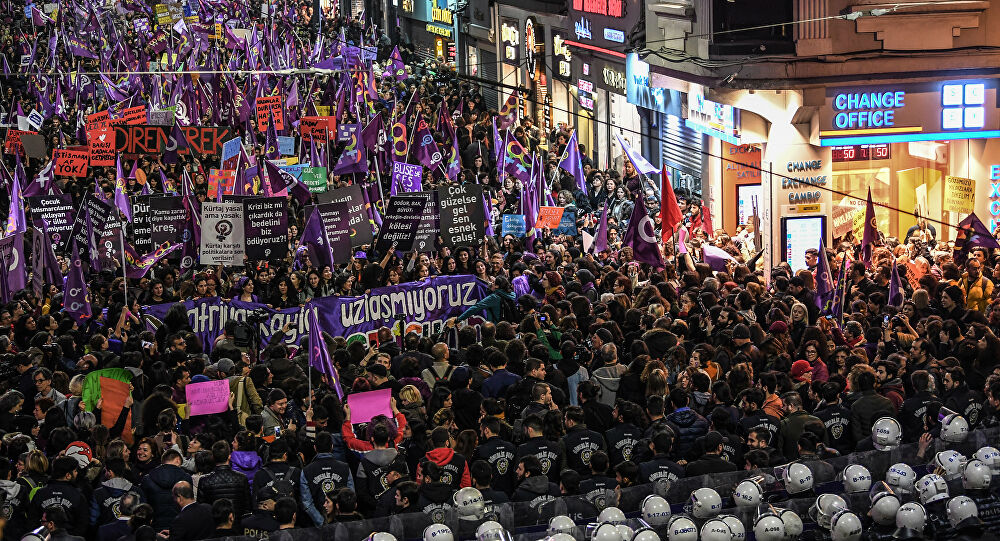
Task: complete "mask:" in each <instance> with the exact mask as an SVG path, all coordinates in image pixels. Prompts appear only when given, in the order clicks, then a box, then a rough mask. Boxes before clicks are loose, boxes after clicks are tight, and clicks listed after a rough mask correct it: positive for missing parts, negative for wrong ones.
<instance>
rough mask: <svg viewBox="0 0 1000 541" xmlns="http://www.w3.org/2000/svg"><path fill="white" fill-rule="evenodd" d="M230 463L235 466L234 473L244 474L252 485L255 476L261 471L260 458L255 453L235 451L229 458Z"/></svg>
mask: <svg viewBox="0 0 1000 541" xmlns="http://www.w3.org/2000/svg"><path fill="white" fill-rule="evenodd" d="M229 463H230V464H232V466H233V471H237V472H239V473H242V474H243V475H245V476H246V477H247V480H248V481H249V482H250V483H251V484H252V483H253V476H254V474H255V473H257V472H258V471H259V470H260V467H261V464H262V463H261V460H260V456H258V455H257V453H256V452H254V451H233V453H232V454H231V455H230V456H229Z"/></svg>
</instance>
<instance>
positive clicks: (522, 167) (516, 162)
mask: <svg viewBox="0 0 1000 541" xmlns="http://www.w3.org/2000/svg"><path fill="white" fill-rule="evenodd" d="M504 146H505V147H506V148H505V149H504V154H503V171H504V172H505V173H507V174H509V175H513V176H515V177H517V178H518V179H519V180H520V181H521V183H522V184H526V183H528V182H532V180H531V171H530V169H531V167H533V166H534V160H533V159H532V157H531V155H530V154H529V153H528V151H527V150H525V148H524V147H523V146H522V145H521V143H520V142H519V141H518V140H517V139H515V138H514V137H511V136H510V133H509V132H508V137H506V138H505V139H504ZM539 174H541V172H539ZM501 176H502V175H501ZM535 195H536V197H537V195H538V194H537V192H536V194H535Z"/></svg>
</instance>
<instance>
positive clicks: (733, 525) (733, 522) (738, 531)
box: [719, 515, 747, 541]
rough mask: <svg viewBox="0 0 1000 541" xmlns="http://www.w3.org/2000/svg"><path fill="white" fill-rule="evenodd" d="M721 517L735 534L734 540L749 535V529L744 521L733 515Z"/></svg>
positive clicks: (739, 540) (739, 539)
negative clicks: (744, 524)
mask: <svg viewBox="0 0 1000 541" xmlns="http://www.w3.org/2000/svg"><path fill="white" fill-rule="evenodd" d="M719 518H720V519H722V520H724V521H726V525H728V526H729V531H730V532H732V534H733V541H743V540H744V539H746V537H747V529H746V527H745V526H743V522H742V521H741V520H740V519H738V518H736V517H734V516H733V515H719Z"/></svg>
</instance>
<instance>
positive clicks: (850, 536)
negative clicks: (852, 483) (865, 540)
mask: <svg viewBox="0 0 1000 541" xmlns="http://www.w3.org/2000/svg"><path fill="white" fill-rule="evenodd" d="M830 539H831V541H858V539H861V519H860V518H858V515H855V514H854V513H853V512H851V511H850V510H848V509H844V510H842V511H840V512H838V513H837V514H836V515H834V516H833V519H832V521H831V522H830Z"/></svg>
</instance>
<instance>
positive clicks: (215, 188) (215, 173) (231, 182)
mask: <svg viewBox="0 0 1000 541" xmlns="http://www.w3.org/2000/svg"><path fill="white" fill-rule="evenodd" d="M235 188H236V170H234V169H209V171H208V198H209V199H218V198H219V191H220V190H221V191H222V194H223V195H225V194H231V193H233V191H234V189H235Z"/></svg>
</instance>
